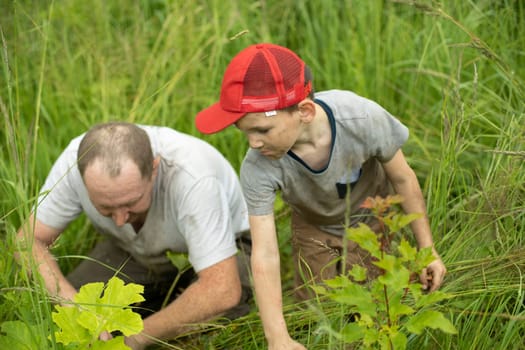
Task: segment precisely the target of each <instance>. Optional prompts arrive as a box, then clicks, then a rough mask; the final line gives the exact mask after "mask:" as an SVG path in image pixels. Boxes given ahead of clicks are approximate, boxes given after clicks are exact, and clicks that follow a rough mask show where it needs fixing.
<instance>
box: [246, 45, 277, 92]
mask: <svg viewBox="0 0 525 350" xmlns="http://www.w3.org/2000/svg"><path fill="white" fill-rule="evenodd" d="M275 85H276V84H275V81H274V79H273V76H272V72H271V70H270V66H269V65H268V62H266V59H265V58H264V55H263V54H262V53H258V54H256V55H255V56H254V58H253V60H252V63H251V64H250V66H249V67H248V70H247V71H246V75H245V76H244V93H243V95H244V96H268V95H276V94H277V90H276V88H275Z"/></svg>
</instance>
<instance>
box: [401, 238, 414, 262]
mask: <svg viewBox="0 0 525 350" xmlns="http://www.w3.org/2000/svg"><path fill="white" fill-rule="evenodd" d="M397 250H398V251H399V254H401V258H400V259H401V261H414V260H415V259H416V255H417V249H416V248H415V247H412V246H411V245H410V243H408V241H407V240H406V239H405V238H404V237H403V238H401V242H400V243H399V246H398V248H397Z"/></svg>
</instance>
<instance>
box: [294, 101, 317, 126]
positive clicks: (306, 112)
mask: <svg viewBox="0 0 525 350" xmlns="http://www.w3.org/2000/svg"><path fill="white" fill-rule="evenodd" d="M297 107H299V113H300V115H301V119H302V120H303V121H304V122H307V123H309V122H311V121H312V120H313V118H314V117H315V111H316V109H315V103H314V101H312V100H310V99H309V98H307V99H304V100H302V101H301V102H299V104H298V106H297Z"/></svg>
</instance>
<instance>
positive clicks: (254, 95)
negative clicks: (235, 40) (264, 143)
mask: <svg viewBox="0 0 525 350" xmlns="http://www.w3.org/2000/svg"><path fill="white" fill-rule="evenodd" d="M304 68H305V63H304V62H303V61H302V60H301V59H300V58H299V56H297V55H296V54H295V53H294V52H293V51H291V50H289V49H287V48H285V47H282V46H279V45H274V44H267V43H262V44H255V45H251V46H248V47H247V48H245V49H244V50H242V51H241V52H239V53H238V54H237V56H235V57H234V58H233V59H232V60H231V62H230V64H229V65H228V67H227V68H226V71H225V72H224V77H223V79H222V86H221V96H220V100H219V102H217V103H215V104H213V105H212V106H210V107H208V108H206V109H204V110H202V111H200V112H199V113H198V114H197V117H196V119H195V124H196V126H197V129H198V130H199V131H200V132H202V133H204V134H212V133H215V132H218V131H221V130H222V129H224V128H226V127H228V126H230V125H232V124H234V123H235V122H236V121H237V120H239V119H241V118H242V117H243V116H244V115H245V114H246V113H254V112H269V111H274V110H279V109H283V108H286V107H290V106H293V105H295V104H297V103H299V102H301V101H302V100H304V99H305V98H306V97H307V96H308V95H309V94H310V91H311V90H312V85H311V82H307V83H305V78H304Z"/></svg>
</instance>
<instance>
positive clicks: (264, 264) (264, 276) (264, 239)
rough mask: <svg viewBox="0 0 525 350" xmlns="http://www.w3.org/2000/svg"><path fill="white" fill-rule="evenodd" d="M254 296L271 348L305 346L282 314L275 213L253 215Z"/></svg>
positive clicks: (287, 348) (288, 349) (252, 261)
mask: <svg viewBox="0 0 525 350" xmlns="http://www.w3.org/2000/svg"><path fill="white" fill-rule="evenodd" d="M250 231H251V235H252V256H251V265H252V273H253V281H254V287H255V297H256V300H257V305H258V306H259V313H260V315H261V320H262V323H263V327H264V334H265V335H266V339H267V340H268V349H270V350H277V349H283V350H284V349H286V350H293V349H296V350H302V349H304V350H306V348H305V347H304V346H302V345H301V344H299V343H297V342H295V341H294V340H292V338H291V337H290V335H289V334H288V330H287V328H286V321H285V320H284V315H283V303H282V290H281V272H280V258H279V245H278V242H277V232H276V229H275V220H274V216H273V214H270V215H263V216H250Z"/></svg>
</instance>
